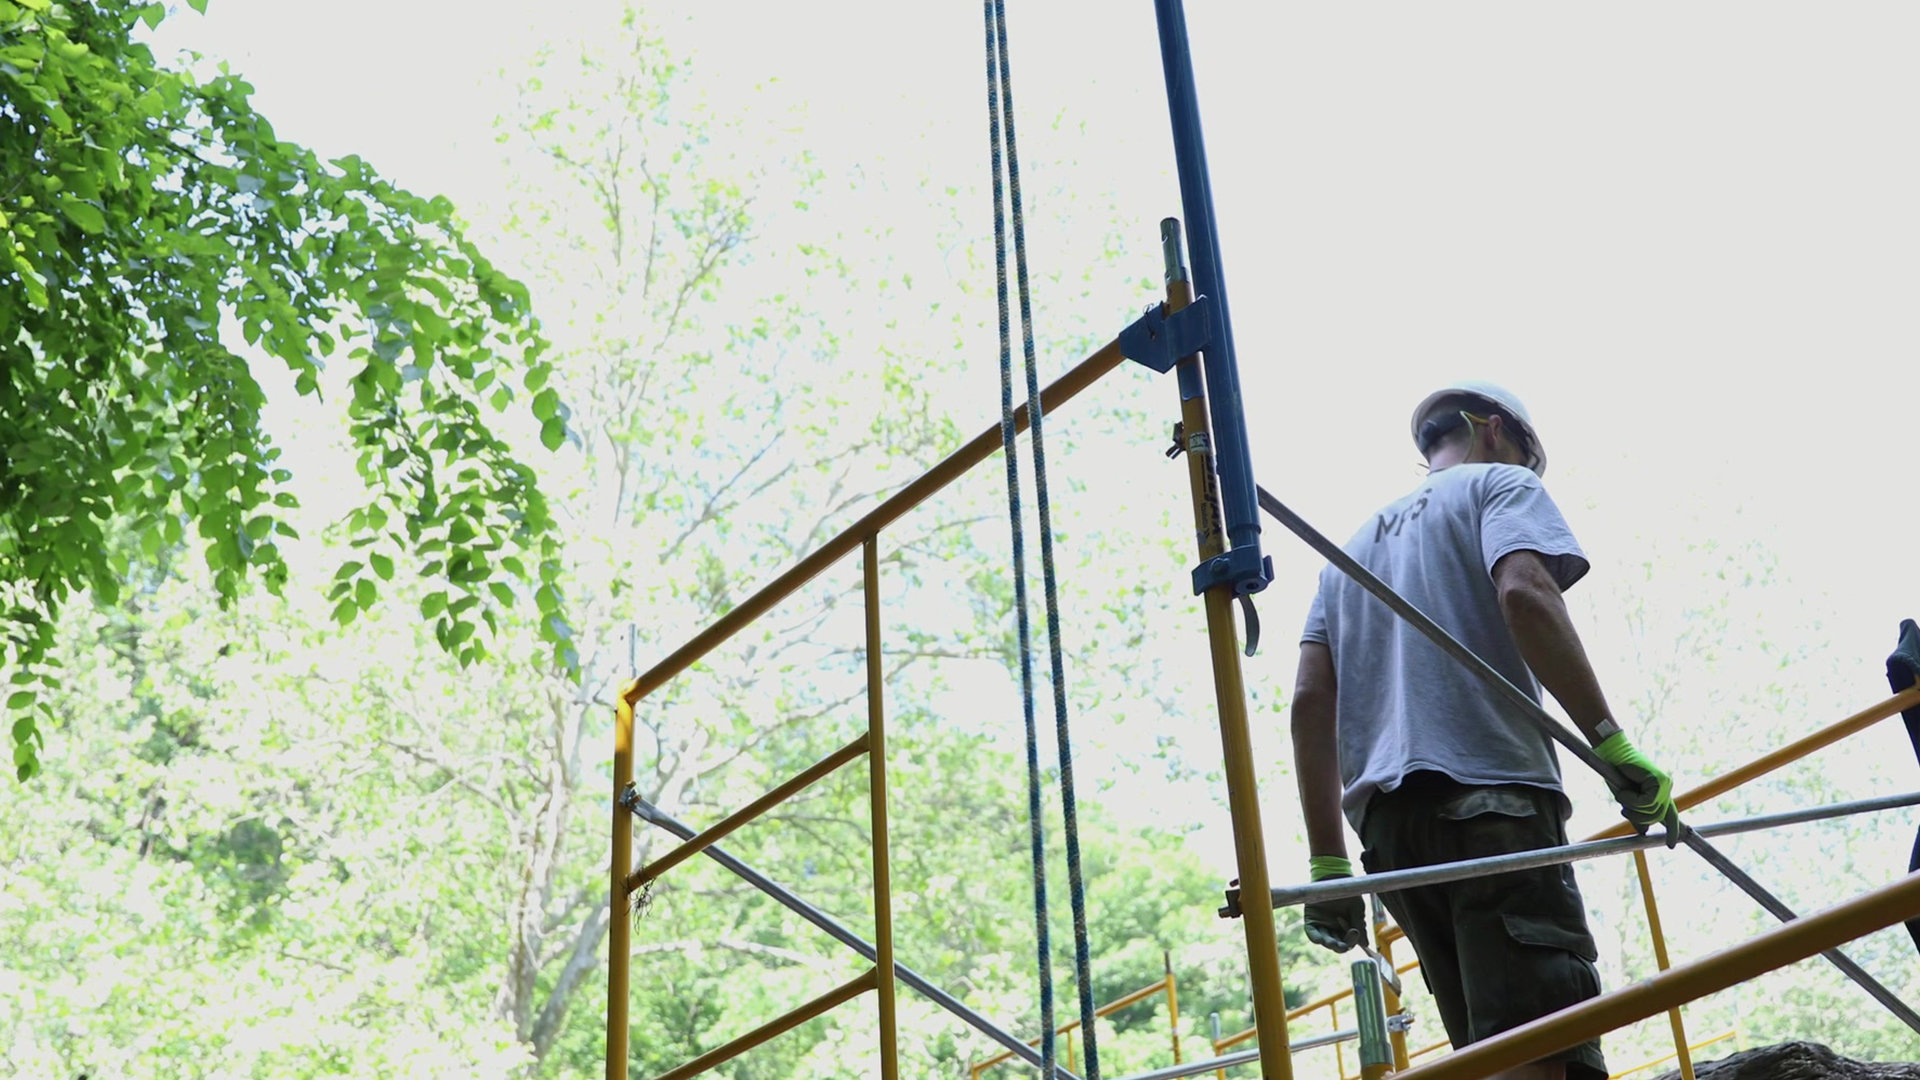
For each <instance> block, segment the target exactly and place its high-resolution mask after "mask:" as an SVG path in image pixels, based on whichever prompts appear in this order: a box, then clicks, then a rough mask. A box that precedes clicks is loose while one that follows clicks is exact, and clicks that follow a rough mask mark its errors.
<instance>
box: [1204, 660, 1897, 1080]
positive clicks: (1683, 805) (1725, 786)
mask: <svg viewBox="0 0 1920 1080" xmlns="http://www.w3.org/2000/svg"><path fill="white" fill-rule="evenodd" d="M1916 706H1920V686H1915V687H1912V688H1910V689H1907V690H1904V691H1902V692H1900V693H1898V694H1895V695H1893V696H1892V697H1889V698H1887V699H1885V700H1884V701H1881V702H1879V703H1877V704H1875V705H1872V706H1870V707H1868V708H1866V709H1862V710H1861V711H1859V712H1857V713H1854V714H1853V715H1852V716H1848V717H1845V718H1844V719H1841V720H1837V721H1835V722H1833V723H1831V724H1829V725H1827V726H1826V727H1823V728H1821V729H1820V730H1818V731H1815V732H1813V733H1811V734H1809V735H1806V736H1804V737H1802V738H1799V739H1796V740H1794V741H1793V742H1790V743H1788V744H1787V745H1785V746H1782V747H1779V748H1777V749H1775V750H1772V751H1769V752H1768V753H1765V754H1762V755H1761V756H1759V757H1757V758H1755V759H1754V760H1752V761H1750V762H1748V763H1747V764H1745V765H1742V766H1740V767H1738V768H1735V769H1731V770H1729V771H1727V772H1725V773H1723V774H1721V775H1720V776H1717V777H1714V778H1713V779H1711V780H1709V781H1707V782H1706V783H1704V784H1701V785H1699V786H1698V787H1695V788H1693V789H1691V790H1689V791H1687V792H1685V793H1684V794H1681V795H1678V796H1676V797H1675V798H1674V804H1675V805H1676V806H1678V807H1679V808H1680V809H1682V810H1691V809H1693V808H1694V807H1697V806H1700V805H1701V804H1703V803H1706V802H1708V801H1710V800H1712V799H1716V798H1719V797H1720V796H1722V795H1725V794H1727V793H1728V792H1730V791H1734V790H1736V789H1738V788H1739V787H1741V786H1743V785H1745V784H1747V783H1750V782H1752V781H1754V780H1757V779H1759V778H1760V777H1762V776H1765V775H1767V774H1768V773H1771V772H1773V771H1775V770H1777V769H1780V768H1783V767H1785V766H1787V765H1791V764H1793V763H1794V762H1796V761H1799V760H1800V759H1802V758H1804V757H1807V756H1808V755H1810V754H1813V753H1815V752H1817V751H1820V750H1823V749H1825V748H1827V747H1829V746H1832V745H1834V744H1835V743H1838V742H1840V741H1842V740H1844V739H1846V738H1848V737H1849V736H1852V735H1857V734H1859V733H1860V732H1862V731H1865V730H1867V729H1868V728H1870V727H1872V726H1873V725H1875V724H1877V723H1879V722H1880V721H1882V720H1885V719H1887V718H1889V717H1892V716H1898V715H1899V714H1900V713H1902V712H1904V711H1905V710H1907V709H1911V708H1915V707H1916ZM1632 831H1633V829H1632V826H1630V825H1629V824H1627V823H1626V822H1624V821H1623V822H1620V823H1618V824H1616V825H1613V826H1611V827H1609V828H1606V829H1602V830H1601V831H1599V832H1597V833H1595V834H1593V835H1592V836H1590V837H1588V838H1587V839H1588V840H1589V841H1595V840H1612V839H1616V838H1619V837H1624V836H1628V835H1630V834H1631V833H1632ZM1633 859H1634V869H1635V871H1636V873H1637V875H1638V877H1639V880H1640V895H1641V899H1642V901H1643V902H1644V904H1645V906H1646V911H1647V930H1648V938H1649V939H1650V941H1651V943H1652V945H1653V954H1654V962H1655V964H1656V965H1657V966H1658V968H1659V970H1660V971H1663V972H1664V971H1667V970H1669V969H1670V968H1671V967H1672V961H1671V958H1670V957H1669V955H1668V952H1667V939H1666V933H1665V930H1664V929H1663V927H1662V925H1661V922H1660V909H1659V905H1658V904H1657V903H1656V902H1655V900H1654V892H1653V876H1652V872H1651V870H1650V869H1649V867H1648V865H1647V855H1646V852H1644V851H1635V852H1634V853H1633ZM1875 929H1877V927H1876V928H1875ZM1405 936H1406V935H1405V933H1404V932H1403V931H1402V930H1401V929H1400V928H1399V927H1397V926H1390V925H1383V924H1376V925H1375V940H1377V941H1378V942H1379V943H1380V948H1381V950H1382V951H1383V952H1387V954H1388V955H1391V952H1390V951H1389V950H1391V949H1392V947H1393V943H1394V942H1397V941H1399V940H1401V939H1402V938H1404V937H1405ZM1418 966H1419V961H1417V960H1416V961H1413V962H1412V963H1410V964H1408V965H1407V966H1406V967H1405V968H1401V969H1399V970H1402V971H1406V970H1410V969H1412V968H1415V967H1418ZM1780 966H1784V965H1780ZM1394 1004H1395V1002H1393V1001H1392V1000H1389V1002H1388V1006H1389V1009H1391V1008H1392V1007H1393V1006H1394ZM1667 1019H1668V1023H1669V1025H1670V1026H1671V1027H1672V1030H1673V1045H1674V1051H1673V1053H1672V1054H1671V1055H1668V1056H1667V1057H1663V1058H1661V1059H1659V1061H1656V1062H1653V1063H1651V1064H1659V1063H1661V1062H1665V1061H1678V1063H1679V1069H1680V1074H1681V1080H1694V1075H1693V1057H1692V1051H1693V1050H1695V1049H1698V1048H1699V1047H1700V1046H1705V1045H1709V1044H1712V1043H1716V1042H1720V1041H1722V1040H1723V1039H1725V1038H1728V1037H1730V1036H1731V1033H1729V1035H1722V1036H1716V1037H1714V1038H1712V1039H1708V1040H1706V1041H1705V1042H1701V1043H1689V1042H1688V1041H1687V1033H1686V1025H1685V1023H1684V1022H1683V1020H1682V1018H1681V1014H1680V1006H1679V1005H1678V1004H1676V1005H1674V1006H1672V1007H1671V1008H1670V1009H1668V1010H1667ZM1242 1034H1243V1035H1251V1034H1252V1032H1251V1030H1249V1031H1247V1032H1244V1033H1242ZM1394 1038H1395V1040H1396V1042H1395V1052H1396V1056H1398V1055H1399V1054H1400V1053H1401V1052H1403V1051H1404V1041H1403V1040H1404V1038H1405V1036H1404V1035H1403V1034H1402V1033H1400V1032H1399V1031H1396V1032H1394ZM1580 1041H1583V1040H1579V1039H1575V1040H1573V1041H1572V1042H1569V1043H1568V1044H1567V1045H1569V1046H1571V1045H1573V1044H1574V1043H1577V1042H1580ZM1449 1045H1450V1044H1448V1043H1446V1042H1438V1043H1434V1044H1432V1045H1430V1046H1427V1047H1423V1048H1422V1049H1420V1050H1416V1051H1414V1052H1413V1053H1412V1054H1410V1055H1407V1056H1408V1058H1414V1057H1420V1056H1422V1055H1424V1054H1428V1053H1432V1052H1434V1051H1438V1050H1441V1049H1445V1048H1447V1047H1448V1046H1449ZM1400 1067H1401V1068H1405V1067H1406V1066H1405V1064H1404V1062H1403V1063H1402V1065H1401V1066H1400ZM1644 1067H1645V1066H1642V1068H1644ZM1627 1071H1628V1072H1637V1071H1639V1069H1630V1070H1627ZM1619 1075H1625V1073H1622V1074H1619Z"/></svg>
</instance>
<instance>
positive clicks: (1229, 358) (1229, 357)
mask: <svg viewBox="0 0 1920 1080" xmlns="http://www.w3.org/2000/svg"><path fill="white" fill-rule="evenodd" d="M1154 9H1155V12H1156V14H1157V15H1158V16H1159V21H1160V61H1161V65H1162V66H1163V67H1164V68H1165V69H1166V79H1167V109H1168V111H1169V112H1170V113H1171V114H1172V117H1173V152H1174V158H1175V161H1176V163H1177V164H1178V167H1179V174H1180V204H1181V208H1182V211H1183V212H1184V213H1185V215H1186V219H1187V242H1188V254H1189V255H1190V256H1191V257H1192V273H1193V291H1194V293H1195V295H1198V296H1205V297H1207V298H1208V299H1209V300H1210V301H1211V303H1209V304H1208V307H1207V310H1208V322H1209V325H1208V327H1207V345H1206V347H1205V349H1203V350H1202V352H1201V362H1202V366H1203V367H1204V368H1205V369H1206V376H1207V394H1208V396H1209V398H1210V404H1211V406H1212V407H1211V409H1210V410H1209V412H1210V414H1211V415H1210V416H1209V419H1210V420H1211V421H1212V428H1213V433H1212V434H1213V457H1214V460H1215V462H1216V463H1217V466H1216V467H1217V468H1218V471H1219V476H1220V497H1221V502H1222V503H1223V504H1224V505H1223V509H1224V511H1225V517H1226V524H1227V542H1228V543H1229V545H1231V549H1232V550H1230V551H1229V552H1228V553H1227V555H1226V556H1225V557H1224V561H1223V560H1221V559H1216V560H1213V561H1212V564H1211V565H1206V566H1202V567H1201V568H1200V569H1198V570H1196V571H1195V572H1194V590H1195V591H1196V592H1200V591H1204V590H1205V589H1206V588H1208V587H1211V586H1213V585H1218V584H1221V583H1223V582H1225V583H1230V584H1232V585H1233V588H1234V592H1235V593H1236V594H1240V595H1245V594H1247V593H1251V592H1258V591H1260V590H1261V589H1263V588H1265V587H1266V585H1267V582H1268V581H1270V580H1271V579H1272V570H1271V569H1270V568H1269V566H1268V565H1267V562H1266V560H1265V559H1264V558H1263V557H1262V556H1261V553H1260V504H1259V501H1258V498H1257V496H1256V495H1255V494H1254V482H1253V460H1252V456H1251V455H1250V453H1249V452H1248V448H1247V421H1246V413H1245V411H1244V409H1243V408H1242V406H1241V401H1240V369H1239V367H1238V366H1237V364H1236V361H1235V359H1234V354H1233V320H1232V319H1231V318H1230V317H1229V316H1228V314H1227V281H1226V274H1225V273H1224V271H1223V270H1222V269H1221V265H1220V236H1219V232H1218V230H1217V229H1216V228H1215V226H1214V220H1213V188H1212V185H1211V183H1210V182H1209V181H1208V179H1207V148H1206V141H1205V140H1204V139H1203V138H1202V137H1201V134H1200V99H1199V97H1198V95H1197V94H1196V93H1195V92H1194V85H1193V57H1192V55H1191V54H1190V53H1189V51H1188V48H1187V16H1186V11H1185V9H1184V7H1183V6H1182V4H1181V2H1180V0H1155V2H1154Z"/></svg>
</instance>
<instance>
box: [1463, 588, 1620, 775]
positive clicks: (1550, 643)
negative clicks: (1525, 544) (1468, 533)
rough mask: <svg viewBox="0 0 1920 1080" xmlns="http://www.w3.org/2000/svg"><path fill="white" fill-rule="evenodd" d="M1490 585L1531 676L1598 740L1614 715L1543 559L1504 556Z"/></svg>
mask: <svg viewBox="0 0 1920 1080" xmlns="http://www.w3.org/2000/svg"><path fill="white" fill-rule="evenodd" d="M1493 584H1494V588H1495V589H1497V590H1498V592H1499V596H1500V614H1501V615H1502V616H1504V617H1505V618H1506V621H1507V629H1508V630H1509V631H1510V632H1511V633H1512V634H1513V641H1514V644H1515V645H1517V646H1519V648H1520V655H1521V657H1522V658H1523V659H1525V660H1526V662H1527V666H1528V667H1529V668H1532V669H1533V674H1534V677H1535V678H1537V679H1539V680H1540V685H1541V686H1543V687H1545V688H1546V690H1547V692H1548V693H1550V694H1552V695H1553V697H1554V700H1555V701H1558V702H1559V703H1560V707H1561V708H1562V709H1565V710H1566V712H1567V717H1568V718H1569V719H1571V720H1572V721H1573V722H1574V725H1575V726H1576V727H1578V728H1579V729H1580V732H1581V734H1583V735H1585V736H1586V737H1587V741H1588V742H1594V741H1597V740H1596V739H1595V730H1594V729H1595V728H1596V727H1597V726H1598V725H1599V723H1600V722H1601V721H1602V720H1607V719H1612V718H1613V714H1612V712H1610V711H1609V710H1608V708H1607V699H1606V696H1605V695H1604V694H1602V693H1601V692H1600V680H1599V678H1598V677H1597V676H1595V675H1594V673H1593V665H1592V664H1591V663H1589V662H1588V660H1587V650H1586V647H1585V646H1583V645H1582V644H1581V643H1580V635H1579V633H1578V632H1577V631H1575V630H1574V628H1573V619H1572V618H1571V617H1570V616H1568V614H1567V602H1566V599H1565V598H1564V597H1562V596H1561V595H1560V585H1559V583H1558V582H1556V581H1554V580H1553V574H1552V573H1551V572H1550V571H1548V569H1547V564H1546V560H1545V559H1543V558H1542V557H1541V556H1540V553H1539V552H1535V551H1514V552H1509V553H1508V554H1506V555H1503V556H1501V557H1500V561H1499V562H1497V563H1495V564H1494V565H1493Z"/></svg>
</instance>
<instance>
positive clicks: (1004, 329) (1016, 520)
mask: <svg viewBox="0 0 1920 1080" xmlns="http://www.w3.org/2000/svg"><path fill="white" fill-rule="evenodd" d="M985 4H986V9H985V15H986V25H987V114H988V117H989V124H988V126H989V130H990V132H991V135H992V138H993V253H994V265H995V269H996V271H997V275H996V281H997V282H998V285H999V299H1000V446H1001V449H1002V450H1003V451H1004V454H1005V457H1006V459H1007V517H1008V520H1009V521H1011V522H1012V528H1013V609H1014V619H1015V623H1016V624H1017V626H1018V630H1019V647H1020V698H1021V701H1022V703H1023V705H1024V707H1025V713H1026V726H1027V821H1028V825H1029V829H1030V836H1031V842H1032V848H1033V925H1034V934H1035V937H1036V938H1037V939H1038V941H1037V945H1036V949H1037V952H1038V953H1039V968H1040V1060H1041V1063H1042V1065H1041V1073H1040V1075H1041V1076H1043V1077H1052V1076H1054V1075H1055V1070H1054V1052H1055V1047H1054V1030H1053V1029H1054V1019H1053V956H1052V954H1053V943H1052V941H1051V940H1050V935H1049V933H1048V928H1047V849H1046V835H1045V832H1044V829H1043V826H1042V821H1043V819H1042V813H1043V806H1042V800H1041V794H1040V792H1041V785H1040V730H1039V725H1038V722H1037V721H1036V719H1035V716H1034V705H1033V635H1032V628H1031V626H1030V624H1029V622H1028V616H1027V544H1026V536H1025V530H1024V528H1023V527H1022V514H1021V512H1020V458H1019V454H1018V446H1017V443H1016V441H1015V426H1014V422H1013V412H1014V409H1013V327H1012V323H1013V318H1012V314H1011V312H1010V311H1009V310H1008V303H1007V217H1006V189H1005V187H1004V185H1003V182H1002V172H1003V167H1002V158H1001V150H1000V146H1001V137H1000V79H999V74H998V70H997V60H996V58H995V54H994V47H993V43H994V22H995V20H994V15H995V6H994V0H985ZM1009 119H1011V118H1009ZM1018 205H1019V204H1018V203H1015V207H1016V213H1017V212H1018V211H1017V208H1018ZM1015 220H1016V221H1017V220H1018V218H1016V219H1015Z"/></svg>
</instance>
